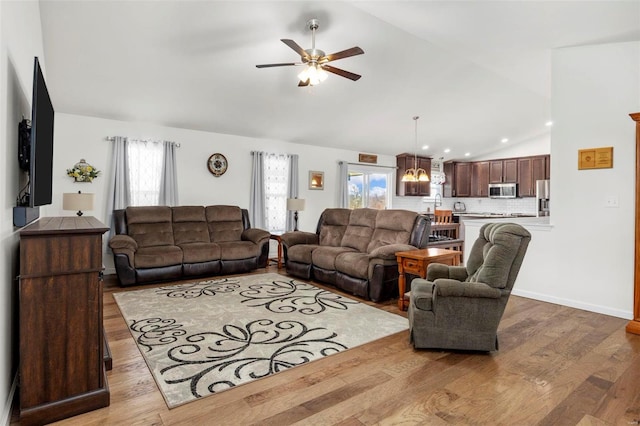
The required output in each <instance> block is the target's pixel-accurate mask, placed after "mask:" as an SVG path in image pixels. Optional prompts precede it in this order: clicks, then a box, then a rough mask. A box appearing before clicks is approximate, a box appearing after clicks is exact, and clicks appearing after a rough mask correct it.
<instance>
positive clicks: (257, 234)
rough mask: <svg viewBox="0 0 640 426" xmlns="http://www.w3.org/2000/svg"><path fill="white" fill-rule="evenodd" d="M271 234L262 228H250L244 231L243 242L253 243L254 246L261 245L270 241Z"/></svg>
mask: <svg viewBox="0 0 640 426" xmlns="http://www.w3.org/2000/svg"><path fill="white" fill-rule="evenodd" d="M270 237H271V234H270V233H269V232H268V231H265V230H264V229H260V228H249V229H245V230H244V231H242V237H241V238H242V240H244V241H251V242H252V243H254V244H257V245H260V243H261V242H263V241H264V240H268V239H269V238H270Z"/></svg>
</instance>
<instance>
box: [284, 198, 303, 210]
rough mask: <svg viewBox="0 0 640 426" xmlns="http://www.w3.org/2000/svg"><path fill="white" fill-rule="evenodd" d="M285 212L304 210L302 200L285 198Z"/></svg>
mask: <svg viewBox="0 0 640 426" xmlns="http://www.w3.org/2000/svg"><path fill="white" fill-rule="evenodd" d="M287 210H294V211H297V212H301V211H303V210H304V199H302V198H287Z"/></svg>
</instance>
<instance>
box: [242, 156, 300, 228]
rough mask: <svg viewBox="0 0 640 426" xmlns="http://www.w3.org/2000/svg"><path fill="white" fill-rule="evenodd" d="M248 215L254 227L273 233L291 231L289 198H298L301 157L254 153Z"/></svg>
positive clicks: (291, 220) (291, 214)
mask: <svg viewBox="0 0 640 426" xmlns="http://www.w3.org/2000/svg"><path fill="white" fill-rule="evenodd" d="M252 155H253V161H252V175H251V189H250V200H249V214H250V220H251V223H252V225H253V226H255V227H256V228H262V229H266V230H268V231H269V232H273V233H284V232H285V231H287V230H292V229H293V227H294V224H293V212H288V211H287V198H295V197H297V196H298V156H297V155H289V154H269V153H265V152H252Z"/></svg>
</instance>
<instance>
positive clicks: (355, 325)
mask: <svg viewBox="0 0 640 426" xmlns="http://www.w3.org/2000/svg"><path fill="white" fill-rule="evenodd" d="M113 297H114V298H115V299H116V302H117V304H118V307H119V308H120V311H121V312H122V315H123V316H124V318H125V320H126V321H127V324H128V325H129V329H130V331H131V334H132V335H133V338H134V339H135V340H136V343H137V344H138V348H139V349H140V352H142V355H143V356H144V358H145V360H146V362H147V365H148V366H149V369H150V370H151V372H152V374H153V377H154V378H155V380H156V382H157V384H158V387H159V388H160V391H161V392H162V394H163V396H164V398H165V401H166V402H167V405H168V406H169V408H174V407H177V406H178V405H181V404H185V403H187V402H191V401H194V400H196V399H198V398H202V397H205V396H208V395H211V394H214V393H217V392H221V391H224V390H226V389H229V388H231V387H234V386H237V385H240V384H243V383H247V382H249V381H252V380H255V379H260V378H263V377H267V376H269V375H271V374H275V373H278V372H280V371H283V370H286V369H288V368H291V367H295V366H297V365H300V364H304V363H307V362H309V361H313V360H316V359H319V358H322V357H325V356H328V355H331V354H335V353H338V352H341V351H344V350H346V349H349V348H352V347H354V346H357V345H362V344H364V343H367V342H370V341H372V340H376V339H379V338H382V337H384V336H388V335H390V334H393V333H397V332H399V331H403V330H407V329H408V323H407V319H406V318H404V317H402V316H399V315H395V314H392V313H389V312H385V311H382V310H380V309H376V308H373V307H371V306H368V305H365V304H363V303H359V302H357V301H355V300H353V299H349V298H346V297H342V296H340V295H338V294H335V293H332V292H330V291H327V290H322V289H320V288H318V287H315V286H313V285H311V284H308V283H305V282H303V281H298V280H294V279H292V278H290V277H285V276H283V275H279V274H274V273H268V274H261V275H248V276H243V277H234V278H219V279H210V280H204V281H198V282H193V283H187V284H179V285H173V286H167V287H158V288H150V289H144V290H136V291H127V292H123V293H114V295H113ZM374 325H375V326H374Z"/></svg>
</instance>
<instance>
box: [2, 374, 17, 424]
mask: <svg viewBox="0 0 640 426" xmlns="http://www.w3.org/2000/svg"><path fill="white" fill-rule="evenodd" d="M17 388H18V373H16V375H15V376H13V382H12V383H11V389H9V395H7V400H6V401H5V403H4V410H3V411H2V418H0V425H4V426H9V424H10V423H11V408H12V407H13V397H14V395H15V394H16V389H17Z"/></svg>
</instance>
